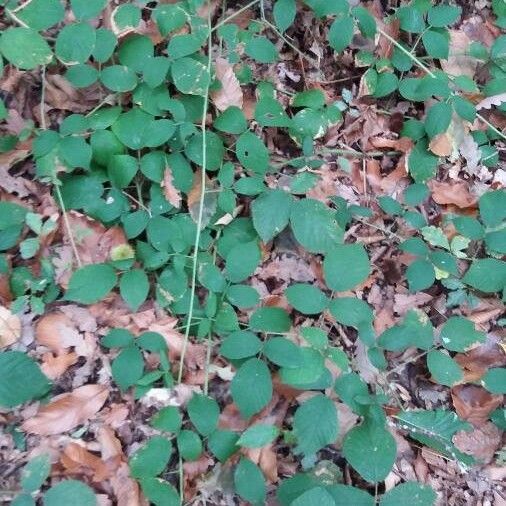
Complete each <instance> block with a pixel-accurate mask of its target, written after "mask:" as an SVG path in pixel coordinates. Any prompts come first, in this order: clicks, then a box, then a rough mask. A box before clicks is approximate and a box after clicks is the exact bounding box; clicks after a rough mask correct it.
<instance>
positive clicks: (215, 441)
mask: <svg viewBox="0 0 506 506" xmlns="http://www.w3.org/2000/svg"><path fill="white" fill-rule="evenodd" d="M238 439H239V436H238V435H237V434H236V433H235V432H232V431H231V430H221V429H217V430H215V431H214V432H213V433H212V434H211V435H210V436H209V439H208V441H207V445H208V447H209V450H210V451H211V453H212V454H213V455H214V456H215V457H216V458H217V459H218V460H219V461H220V462H225V461H227V460H228V458H229V457H231V456H232V455H233V454H234V453H235V452H236V451H237V450H238V447H237V446H236V443H237V440H238Z"/></svg>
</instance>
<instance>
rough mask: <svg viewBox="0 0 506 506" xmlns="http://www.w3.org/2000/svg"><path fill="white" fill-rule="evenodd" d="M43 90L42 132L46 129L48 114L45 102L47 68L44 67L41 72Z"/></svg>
mask: <svg viewBox="0 0 506 506" xmlns="http://www.w3.org/2000/svg"><path fill="white" fill-rule="evenodd" d="M41 79H42V88H41V91H40V126H41V128H42V130H45V129H46V112H45V110H44V109H45V107H44V102H45V100H46V66H45V65H43V66H42V70H41Z"/></svg>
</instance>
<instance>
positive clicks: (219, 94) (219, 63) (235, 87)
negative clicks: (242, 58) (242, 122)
mask: <svg viewBox="0 0 506 506" xmlns="http://www.w3.org/2000/svg"><path fill="white" fill-rule="evenodd" d="M216 77H217V78H218V80H219V81H220V82H221V88H220V89H219V90H218V91H214V92H212V93H211V96H212V98H213V101H214V105H215V106H216V108H217V109H218V110H219V111H224V110H225V109H227V108H228V107H231V106H235V107H239V108H242V104H243V93H242V89H241V85H240V83H239V79H237V77H236V75H235V73H234V69H233V67H232V65H230V63H229V62H228V60H226V59H225V58H216Z"/></svg>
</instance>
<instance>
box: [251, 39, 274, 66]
mask: <svg viewBox="0 0 506 506" xmlns="http://www.w3.org/2000/svg"><path fill="white" fill-rule="evenodd" d="M244 52H245V53H246V54H247V55H248V56H249V57H250V58H253V59H254V60H256V61H257V62H259V63H274V62H276V61H277V59H278V50H277V49H276V46H275V45H274V44H273V43H272V42H271V41H270V40H269V39H268V38H267V37H264V36H262V35H260V36H256V37H252V38H251V39H250V40H249V41H248V42H247V43H246V45H245V46H244Z"/></svg>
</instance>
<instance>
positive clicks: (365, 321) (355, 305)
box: [329, 297, 373, 329]
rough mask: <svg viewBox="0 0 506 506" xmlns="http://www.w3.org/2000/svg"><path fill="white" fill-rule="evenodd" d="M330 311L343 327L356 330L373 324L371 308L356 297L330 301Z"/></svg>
mask: <svg viewBox="0 0 506 506" xmlns="http://www.w3.org/2000/svg"><path fill="white" fill-rule="evenodd" d="M329 310H330V312H331V314H332V316H333V317H334V318H335V319H336V320H337V321H338V322H339V323H341V324H342V325H347V326H348V327H354V328H356V329H358V328H360V327H364V326H366V325H370V324H372V321H373V312H372V308H371V306H369V304H367V302H365V301H363V300H362V299H357V298H356V297H339V298H338V299H333V300H331V301H330V304H329Z"/></svg>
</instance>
